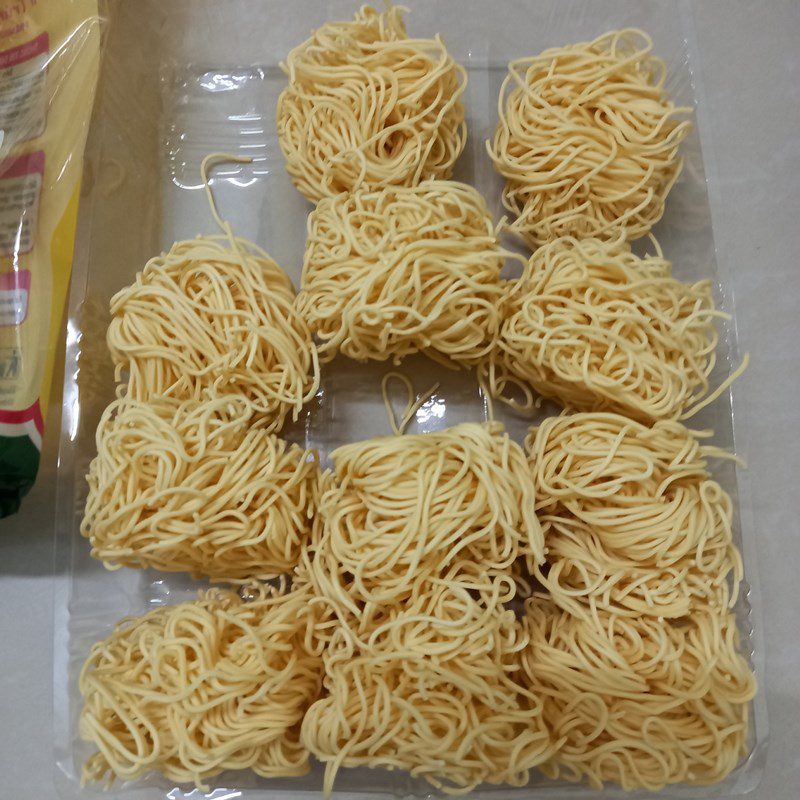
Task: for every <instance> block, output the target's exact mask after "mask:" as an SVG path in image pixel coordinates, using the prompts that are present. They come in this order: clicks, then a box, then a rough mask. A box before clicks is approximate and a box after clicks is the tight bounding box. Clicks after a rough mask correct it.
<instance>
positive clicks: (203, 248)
mask: <svg viewBox="0 0 800 800" xmlns="http://www.w3.org/2000/svg"><path fill="white" fill-rule="evenodd" d="M219 159H225V160H234V161H243V160H245V161H246V160H249V159H241V158H238V157H233V156H225V155H220V154H212V155H210V156H207V157H206V158H205V159H204V161H203V169H202V173H203V181H204V183H205V185H206V189H207V191H208V196H209V200H210V204H211V210H212V213H213V214H214V217H215V219H216V220H217V222H218V224H219V225H220V227H221V228H222V230H223V232H224V233H223V235H222V236H199V237H198V238H196V239H193V240H190V241H184V242H176V243H175V244H174V245H173V246H172V247H171V248H170V250H169V252H168V253H166V254H162V255H160V256H156V257H155V258H153V259H151V260H150V261H149V262H148V263H147V264H146V265H145V267H144V269H143V270H142V272H140V273H139V274H138V275H137V276H136V280H135V281H134V282H133V284H132V285H130V286H128V287H126V288H124V289H122V290H121V291H119V292H118V293H117V294H116V295H115V296H114V297H113V298H112V300H111V314H112V320H111V324H110V325H109V328H108V336H107V341H108V346H109V349H110V351H111V354H112V357H113V359H114V361H115V363H116V365H117V374H118V377H119V378H123V377H125V374H126V373H127V390H126V391H127V393H128V394H129V395H130V396H131V397H134V398H136V399H138V400H149V399H151V398H154V397H159V396H164V395H169V396H171V397H176V398H179V399H187V398H194V399H200V398H201V397H203V396H205V395H208V394H210V395H222V394H238V393H242V394H246V395H247V396H248V397H249V398H250V399H251V401H252V403H253V408H254V409H255V410H256V411H257V412H258V413H259V414H260V415H262V416H263V419H264V424H265V426H266V427H267V428H268V429H269V430H275V431H277V430H280V428H281V427H282V426H283V424H284V421H285V419H286V417H287V416H288V415H289V414H291V416H292V417H293V418H294V419H297V418H298V416H299V413H300V410H301V408H302V407H303V404H304V403H307V402H308V401H309V400H311V398H312V397H314V395H315V394H316V391H317V389H318V387H319V365H318V359H317V352H316V348H315V347H314V343H313V340H312V338H311V334H310V332H309V330H308V328H307V327H306V325H305V323H304V322H303V321H302V319H301V318H300V317H299V316H298V314H297V313H296V311H295V309H294V290H293V288H292V284H291V281H290V280H289V278H288V276H287V275H286V273H285V272H284V271H283V270H282V269H281V268H280V267H279V266H278V265H277V264H276V263H275V262H274V261H273V260H272V259H271V258H270V257H269V255H268V254H267V253H266V252H264V251H263V250H262V249H261V248H259V247H258V246H257V245H255V244H253V243H252V242H248V241H247V240H245V239H240V238H238V237H236V236H234V235H233V232H232V230H231V228H230V225H229V224H228V223H227V222H224V221H223V220H222V219H221V218H220V217H219V215H218V214H217V211H216V208H215V207H214V202H213V197H212V196H211V192H210V189H209V186H208V179H207V175H206V170H207V167H208V164H209V163H210V162H211V161H214V160H219Z"/></svg>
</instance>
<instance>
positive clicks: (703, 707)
mask: <svg viewBox="0 0 800 800" xmlns="http://www.w3.org/2000/svg"><path fill="white" fill-rule="evenodd" d="M524 628H525V633H526V634H527V636H528V637H529V639H530V643H529V644H528V646H527V648H526V649H525V650H524V651H523V652H522V666H523V674H524V676H525V678H526V679H527V680H526V686H527V688H528V689H529V690H530V691H531V692H532V694H533V695H534V696H536V697H538V698H540V701H541V703H542V715H543V718H544V720H545V722H546V725H547V728H548V730H550V731H551V733H552V736H553V738H554V739H555V740H559V748H558V751H557V752H556V754H555V755H554V756H553V758H552V759H550V760H549V761H547V762H546V763H544V764H542V765H541V767H540V769H541V770H542V771H543V772H544V773H545V774H546V775H548V776H549V777H551V778H560V779H566V780H569V781H578V780H580V779H581V778H586V779H588V781H589V783H590V785H591V786H592V787H593V788H595V789H600V788H602V786H603V784H604V783H606V782H614V783H619V784H621V786H622V787H623V789H627V790H631V789H638V788H644V789H649V790H652V791H656V790H658V789H661V788H663V787H664V786H666V785H668V784H672V783H690V784H700V785H706V784H711V783H716V782H718V781H721V780H722V779H723V778H724V777H725V776H726V775H727V774H728V773H729V772H731V770H733V769H734V767H736V765H737V764H738V763H739V760H740V758H741V757H742V756H743V755H744V754H745V752H746V747H747V734H748V708H749V702H750V700H751V699H752V698H753V696H754V694H755V690H756V686H755V680H754V678H753V674H752V672H751V671H750V668H749V666H748V664H747V662H746V661H745V659H744V657H743V656H742V655H740V654H739V652H738V634H737V630H736V620H735V617H734V616H733V614H724V613H723V614H692V615H691V616H689V617H686V618H685V619H682V620H681V621H680V622H679V623H668V622H665V621H664V620H663V619H653V618H652V617H646V616H644V617H634V618H628V617H623V616H619V615H617V614H613V613H612V614H608V613H606V612H603V611H596V612H595V613H594V614H593V615H592V616H591V617H587V618H581V617H575V616H572V615H571V614H569V613H568V612H565V611H563V610H560V609H558V608H556V607H554V606H553V605H552V604H551V603H550V602H549V601H548V600H546V599H543V598H540V597H534V598H532V599H530V600H528V601H527V602H526V616H525V619H524Z"/></svg>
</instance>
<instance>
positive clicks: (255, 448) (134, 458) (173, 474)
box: [81, 395, 319, 580]
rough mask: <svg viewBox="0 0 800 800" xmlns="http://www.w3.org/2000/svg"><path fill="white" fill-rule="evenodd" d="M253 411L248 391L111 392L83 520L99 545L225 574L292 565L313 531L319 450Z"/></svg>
mask: <svg viewBox="0 0 800 800" xmlns="http://www.w3.org/2000/svg"><path fill="white" fill-rule="evenodd" d="M254 416H255V414H254V412H253V408H252V405H251V403H250V402H249V401H248V400H247V399H246V398H245V397H243V396H242V395H228V396H225V397H221V398H217V399H216V400H205V401H204V402H197V401H195V400H187V401H178V400H175V399H172V398H168V397H167V398H160V399H158V400H156V399H154V400H152V401H150V402H142V401H139V400H134V399H132V398H129V397H123V398H122V399H120V400H117V401H115V402H114V403H112V404H111V405H110V406H109V407H108V408H107V409H106V411H105V413H104V414H103V417H102V419H101V422H100V424H99V426H98V429H97V437H96V439H97V456H96V457H95V459H94V460H93V461H92V463H91V465H90V468H89V475H88V482H89V495H88V498H87V500H86V512H85V515H84V519H83V521H82V523H81V533H82V534H83V535H84V536H86V537H87V538H88V539H89V541H90V542H91V545H92V555H93V556H95V558H99V559H101V560H102V561H103V562H104V563H105V565H106V566H108V567H110V568H117V567H121V566H127V567H151V568H154V569H160V570H163V571H166V572H178V571H186V572H190V573H192V574H193V575H195V576H199V575H208V576H210V577H212V578H217V579H225V580H240V579H244V578H253V577H256V578H268V577H272V576H275V575H278V574H280V573H282V572H286V571H288V570H289V569H291V568H292V567H293V566H294V565H295V564H296V563H297V561H298V559H299V557H300V552H301V549H302V548H303V546H304V545H305V543H306V540H308V539H309V538H310V535H311V525H312V518H313V514H314V508H315V501H316V495H317V481H318V477H319V468H318V463H317V457H316V455H315V454H313V453H311V452H308V451H304V450H303V449H302V448H300V447H298V446H297V445H289V444H287V443H286V442H284V441H283V440H281V439H279V438H278V437H277V436H275V435H274V434H271V433H268V432H267V431H265V430H262V429H259V428H251V427H250V426H251V425H252V422H253V419H254Z"/></svg>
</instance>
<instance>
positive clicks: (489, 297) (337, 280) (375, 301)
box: [297, 181, 510, 365]
mask: <svg viewBox="0 0 800 800" xmlns="http://www.w3.org/2000/svg"><path fill="white" fill-rule="evenodd" d="M509 255H510V254H509V253H507V252H506V251H505V250H503V249H502V248H501V247H500V245H499V242H498V239H497V236H496V234H495V229H494V224H493V221H492V217H491V214H490V213H489V210H488V208H487V207H486V202H485V201H484V199H483V197H481V195H480V194H479V193H478V192H477V191H476V190H475V189H473V188H472V187H470V186H467V185H465V184H462V183H455V182H451V181H426V182H424V183H422V184H420V185H419V186H416V187H413V188H396V187H392V188H388V189H383V190H380V191H357V192H354V193H353V194H341V195H338V196H337V197H332V198H325V199H323V200H322V201H320V203H319V205H318V206H317V207H316V209H315V210H314V211H312V212H311V214H310V215H309V219H308V240H307V244H306V252H305V260H304V264H303V278H302V284H301V290H300V293H299V294H298V296H297V308H298V310H299V312H300V314H301V315H302V317H303V319H304V320H305V322H306V323H307V324H308V326H309V328H310V329H311V330H312V332H313V333H314V334H315V335H316V337H317V341H318V347H319V353H320V357H321V359H322V360H330V359H331V358H333V357H334V356H335V355H336V354H337V353H342V354H344V355H346V356H347V357H349V358H352V359H355V360H356V361H367V360H379V361H383V360H387V359H392V360H393V361H394V362H395V363H398V362H399V361H400V360H401V359H402V358H403V357H404V356H406V355H409V354H412V353H417V352H420V351H424V352H426V353H427V354H428V355H429V356H430V357H431V358H434V359H436V360H437V361H442V362H443V363H444V364H446V365H452V363H453V362H455V363H458V364H461V365H471V364H476V363H479V362H481V361H483V360H485V359H486V358H487V357H488V356H489V354H490V352H491V350H492V347H493V343H494V340H495V339H496V337H497V333H498V331H499V329H500V323H501V311H500V306H501V301H502V297H503V286H504V282H503V281H501V279H500V270H501V269H502V267H503V263H504V261H505V259H506V257H507V256H509Z"/></svg>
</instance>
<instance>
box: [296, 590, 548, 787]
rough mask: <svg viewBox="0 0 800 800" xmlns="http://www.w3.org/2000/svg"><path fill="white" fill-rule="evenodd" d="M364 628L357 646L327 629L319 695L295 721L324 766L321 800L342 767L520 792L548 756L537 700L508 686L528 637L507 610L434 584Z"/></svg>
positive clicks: (344, 630) (387, 607)
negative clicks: (322, 693)
mask: <svg viewBox="0 0 800 800" xmlns="http://www.w3.org/2000/svg"><path fill="white" fill-rule="evenodd" d="M366 608H367V609H372V610H373V611H375V610H376V609H378V608H379V607H378V606H373V605H372V604H367V607H366ZM365 616H370V615H369V614H368V612H367V610H365ZM376 617H378V618H377V619H376ZM362 622H363V621H362ZM364 627H365V626H364V625H363V624H362V625H361V629H362V633H363V634H364V635H363V636H362V637H361V638H359V637H358V636H357V635H355V633H354V632H353V631H352V630H351V629H350V628H349V627H348V626H346V625H341V626H339V627H337V628H336V629H335V631H334V633H333V635H332V637H331V640H330V641H329V643H328V645H327V647H326V649H325V653H324V663H325V677H324V686H325V691H326V694H325V696H324V697H323V698H322V699H320V700H318V701H317V702H316V703H315V704H314V705H312V706H311V708H310V709H309V711H308V712H307V714H306V716H305V719H304V720H303V726H302V742H303V744H304V745H305V746H306V747H307V748H308V749H309V750H310V752H311V753H312V754H313V755H314V756H315V757H316V758H318V759H320V760H321V761H323V762H324V763H325V765H326V769H325V784H324V792H325V795H326V796H328V795H330V793H331V791H332V788H333V783H334V780H335V778H336V774H337V772H338V770H339V769H340V768H341V767H356V766H369V767H384V768H388V769H404V770H407V771H409V772H410V773H411V775H412V776H415V777H422V778H425V779H426V780H427V781H429V782H430V783H431V784H433V785H434V786H436V787H437V788H439V789H440V790H442V791H444V792H445V793H447V794H467V793H468V792H469V791H470V790H471V789H473V788H474V787H475V786H477V785H478V784H479V783H482V782H486V783H495V784H497V783H509V784H511V785H514V786H523V785H525V784H526V783H527V782H528V771H529V770H530V769H531V768H532V767H534V766H536V765H537V764H539V763H541V762H542V761H544V760H545V759H547V758H549V757H550V756H552V754H553V744H552V742H551V739H550V736H549V734H548V732H547V730H546V729H545V728H544V726H543V725H542V722H541V713H542V703H541V700H540V699H539V698H538V697H537V696H536V695H535V694H534V693H532V692H530V691H528V690H527V689H526V688H525V687H524V686H523V685H522V684H521V682H520V681H519V675H520V671H519V669H518V662H519V652H520V650H521V649H522V648H524V647H525V646H526V645H527V636H526V635H525V634H524V632H523V630H522V629H521V628H520V626H519V625H517V623H516V620H515V618H514V613H513V612H512V611H502V610H498V609H497V608H491V609H487V608H486V607H484V606H483V605H482V604H481V603H480V602H478V601H477V600H475V599H474V598H473V597H472V596H471V595H470V593H469V591H467V590H466V589H464V588H463V587H459V586H457V585H453V584H446V583H444V582H436V581H434V582H431V583H428V584H426V586H425V589H424V590H423V591H421V592H420V593H419V594H417V595H416V596H415V598H414V599H413V601H411V602H409V603H407V604H398V603H388V604H384V605H383V606H381V607H380V609H379V611H377V612H376V614H374V615H372V616H370V620H369V625H368V626H366V627H367V630H366V631H364Z"/></svg>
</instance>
